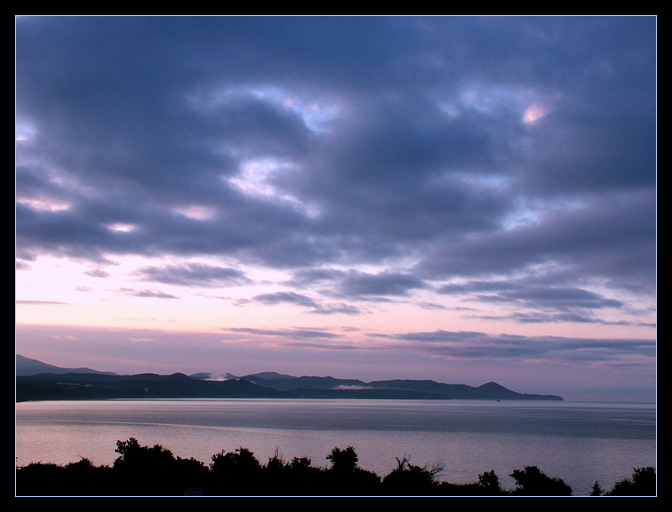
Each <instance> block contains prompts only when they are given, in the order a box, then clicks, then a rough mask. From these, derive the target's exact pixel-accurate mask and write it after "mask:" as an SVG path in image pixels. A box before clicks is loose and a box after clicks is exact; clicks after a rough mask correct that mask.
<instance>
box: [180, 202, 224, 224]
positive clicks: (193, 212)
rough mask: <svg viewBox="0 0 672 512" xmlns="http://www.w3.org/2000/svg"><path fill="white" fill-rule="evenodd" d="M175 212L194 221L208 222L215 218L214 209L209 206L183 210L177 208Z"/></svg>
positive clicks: (196, 206) (190, 207) (187, 207)
mask: <svg viewBox="0 0 672 512" xmlns="http://www.w3.org/2000/svg"><path fill="white" fill-rule="evenodd" d="M175 211H176V212H177V213H179V214H180V215H184V216H185V217H187V218H189V219H193V220H208V219H211V218H212V217H214V216H215V212H214V210H213V209H212V208H209V207H207V206H198V205H190V206H185V207H181V208H175Z"/></svg>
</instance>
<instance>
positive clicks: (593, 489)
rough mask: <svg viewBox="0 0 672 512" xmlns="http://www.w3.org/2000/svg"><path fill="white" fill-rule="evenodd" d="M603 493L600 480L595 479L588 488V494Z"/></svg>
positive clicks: (598, 494)
mask: <svg viewBox="0 0 672 512" xmlns="http://www.w3.org/2000/svg"><path fill="white" fill-rule="evenodd" d="M603 494H604V489H603V488H602V486H601V485H600V482H598V481H597V480H596V481H595V483H594V484H593V486H592V487H591V489H590V495H591V496H602V495H603Z"/></svg>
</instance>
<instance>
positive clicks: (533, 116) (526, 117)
mask: <svg viewBox="0 0 672 512" xmlns="http://www.w3.org/2000/svg"><path fill="white" fill-rule="evenodd" d="M547 113H548V109H547V108H546V107H544V106H543V105H541V104H539V103H532V105H530V106H529V107H527V109H526V110H525V113H524V114H523V122H524V123H525V124H529V125H533V124H536V123H537V122H538V121H539V120H540V119H541V118H543V117H544V116H545V115H546V114H547Z"/></svg>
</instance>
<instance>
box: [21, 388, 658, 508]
mask: <svg viewBox="0 0 672 512" xmlns="http://www.w3.org/2000/svg"><path fill="white" fill-rule="evenodd" d="M130 437H135V438H137V439H138V441H139V442H140V443H141V444H145V445H154V444H160V445H162V446H163V447H164V448H167V449H169V450H171V451H172V452H173V453H174V455H176V456H180V457H186V458H188V457H194V458H196V459H198V460H201V461H203V462H205V463H206V464H207V463H209V462H210V459H211V457H212V455H214V454H216V453H219V452H221V451H233V450H235V449H237V448H240V447H245V448H248V449H250V450H251V451H253V452H254V454H255V456H256V458H257V459H258V460H259V461H260V462H261V463H262V464H265V463H266V462H267V461H268V458H270V457H272V456H273V455H274V454H275V453H276V452H277V453H279V454H280V455H281V456H283V457H284V458H285V459H287V460H291V459H292V458H293V457H309V458H311V459H312V463H313V465H315V466H327V465H328V462H327V461H326V459H325V457H326V455H327V454H328V453H329V452H330V451H331V449H332V448H334V447H340V448H345V447H347V446H353V447H354V448H355V450H356V452H357V454H358V455H359V465H360V466H361V467H362V468H365V469H368V470H371V471H374V472H376V473H377V474H378V475H380V476H384V475H386V474H387V473H389V472H390V471H391V470H392V469H393V468H394V467H395V466H396V458H402V457H404V456H407V457H410V459H411V462H412V463H413V464H417V465H420V466H424V465H427V466H433V465H441V466H442V467H443V471H442V472H441V473H440V474H439V479H441V480H445V481H448V482H451V483H467V482H474V481H477V480H478V476H479V475H480V474H481V473H483V472H486V471H490V470H494V471H495V472H496V473H497V475H498V476H499V477H500V480H501V481H502V484H503V485H504V487H506V488H512V487H513V486H514V481H513V479H512V478H510V477H509V474H510V473H511V472H512V471H513V470H514V469H522V468H523V467H524V466H530V465H536V466H538V467H539V468H540V469H541V470H542V471H543V472H545V473H546V474H547V475H549V476H552V477H559V478H562V479H563V480H565V482H567V483H568V484H569V485H570V486H571V487H572V489H573V491H574V495H585V494H588V493H589V492H590V488H591V486H592V485H593V483H594V482H595V481H596V480H598V481H599V482H600V484H601V485H602V487H603V488H607V489H608V488H610V487H611V486H612V485H613V484H614V483H615V482H616V481H618V480H621V479H623V478H627V477H629V476H630V475H631V474H632V470H633V468H635V467H643V466H654V467H655V466H656V409H655V405H654V404H616V403H589V402H541V401H539V402H536V401H535V402H507V401H504V402H493V401H461V400H459V401H458V400H454V401H453V400H451V401H425V400H411V401H405V400H254V399H247V400H151V401H145V400H138V401H134V400H117V401H91V402H25V403H19V404H17V405H16V460H17V464H18V465H25V464H28V463H30V462H54V463H58V464H67V463H70V462H76V461H77V460H79V459H80V458H81V457H86V458H88V459H90V460H91V461H92V462H93V463H94V464H96V465H102V464H112V462H113V461H114V459H116V457H117V456H118V454H117V453H115V451H114V450H115V448H116V441H118V440H126V439H128V438H130Z"/></svg>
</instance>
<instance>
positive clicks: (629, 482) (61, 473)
mask: <svg viewBox="0 0 672 512" xmlns="http://www.w3.org/2000/svg"><path fill="white" fill-rule="evenodd" d="M116 452H117V453H119V457H118V458H117V459H116V460H115V461H114V464H113V465H112V467H109V466H98V467H97V466H95V465H94V464H92V463H91V461H90V460H89V459H85V458H82V459H81V460H79V461H78V462H73V463H70V464H67V465H65V466H60V465H56V464H48V463H31V464H28V465H26V466H21V467H17V471H16V493H17V495H18V496H133V495H144V496H175V495H183V494H204V495H212V496H226V495H228V496H231V495H239V496H264V495H266V496H269V495H276V496H279V495H287V496H309V495H314V496H315V495H323V496H342V495H349V496H356V495H370V496H375V495H386V496H400V495H407V496H421V495H427V496H429V495H434V496H501V495H514V496H516V495H517V496H522V495H527V496H531V495H534V496H539V495H543V496H569V495H571V494H572V489H571V487H569V486H568V485H567V484H566V483H565V482H564V481H562V480H561V479H559V478H551V477H549V476H547V475H545V474H544V473H542V472H541V471H540V470H539V468H537V467H536V466H526V467H525V468H524V469H523V470H515V471H514V472H513V473H512V474H511V476H512V477H513V478H514V479H515V480H516V484H517V487H516V488H515V489H513V490H511V491H507V490H505V489H502V487H501V484H500V481H499V478H498V476H497V475H496V474H495V472H494V471H489V472H486V473H483V474H481V475H479V478H478V482H474V483H467V484H452V483H448V482H440V481H438V480H437V476H438V474H439V473H440V471H441V468H440V467H438V466H435V467H431V468H428V467H420V466H416V465H414V464H411V463H410V461H409V459H408V458H407V457H404V458H402V459H397V467H396V468H394V469H393V470H392V471H391V472H390V473H389V474H387V475H385V476H384V477H383V478H382V479H381V477H379V476H378V475H377V474H376V473H374V472H372V471H368V470H365V469H362V468H360V467H359V466H358V464H357V463H358V456H357V453H356V451H355V449H354V448H352V447H351V446H349V447H347V448H345V449H340V448H334V449H333V450H332V451H331V452H330V453H329V454H328V455H327V456H326V460H327V461H329V462H330V463H331V466H330V467H326V468H323V467H315V466H313V464H312V461H311V459H310V458H308V457H294V458H293V459H292V460H291V461H285V460H284V459H282V457H280V456H279V455H278V454H277V453H276V454H275V455H274V456H273V457H271V458H269V460H268V463H267V464H265V465H263V464H261V463H260V462H259V461H258V460H257V459H256V458H255V456H254V454H253V453H252V452H251V451H250V450H248V449H247V448H242V447H241V448H239V449H237V450H234V451H232V452H224V451H222V452H220V453H217V454H215V455H213V456H212V462H211V464H210V465H209V466H208V465H205V464H204V463H203V462H201V461H198V460H196V459H194V458H189V459H183V458H180V457H175V456H174V455H173V454H172V452H171V451H170V450H166V449H164V448H163V447H162V446H161V445H154V446H151V447H150V446H142V445H140V443H138V441H137V439H135V438H130V439H128V440H127V441H118V442H117V449H116ZM655 492H656V474H655V469H654V468H651V467H647V468H636V469H635V470H634V473H633V475H632V478H629V479H625V480H622V481H620V482H618V483H616V484H615V485H614V487H613V489H612V490H611V491H609V492H607V493H605V492H604V491H603V489H602V487H601V486H600V485H599V482H595V484H594V485H593V490H592V492H591V495H594V496H626V495H630V496H632V495H636V496H652V495H655Z"/></svg>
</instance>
